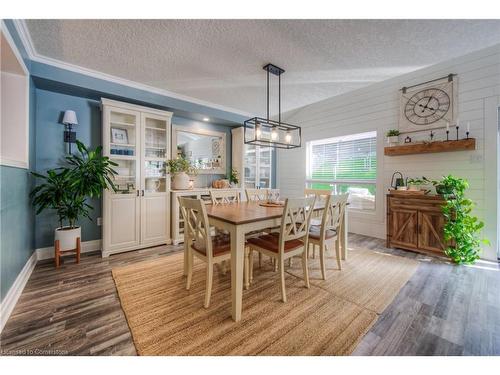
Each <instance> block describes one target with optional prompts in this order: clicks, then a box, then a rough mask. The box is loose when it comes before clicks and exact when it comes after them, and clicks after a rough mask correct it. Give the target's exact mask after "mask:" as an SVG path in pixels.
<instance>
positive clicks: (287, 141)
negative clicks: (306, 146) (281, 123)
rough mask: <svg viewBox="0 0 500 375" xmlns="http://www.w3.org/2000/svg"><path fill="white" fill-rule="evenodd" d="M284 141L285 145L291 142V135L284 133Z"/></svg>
mask: <svg viewBox="0 0 500 375" xmlns="http://www.w3.org/2000/svg"><path fill="white" fill-rule="evenodd" d="M285 141H286V143H290V142H292V135H291V134H290V132H289V131H288V132H286V135H285Z"/></svg>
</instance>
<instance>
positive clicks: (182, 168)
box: [166, 156, 197, 175]
mask: <svg viewBox="0 0 500 375" xmlns="http://www.w3.org/2000/svg"><path fill="white" fill-rule="evenodd" d="M166 169H167V171H168V172H169V173H170V174H175V173H180V172H185V173H187V174H191V175H194V174H196V173H197V169H196V168H195V167H194V166H193V164H192V163H191V162H190V161H189V160H188V159H186V158H184V157H182V156H181V157H178V158H176V159H170V160H167V164H166Z"/></svg>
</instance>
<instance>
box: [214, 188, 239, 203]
mask: <svg viewBox="0 0 500 375" xmlns="http://www.w3.org/2000/svg"><path fill="white" fill-rule="evenodd" d="M210 198H211V199H212V204H214V205H216V204H226V203H240V191H239V190H237V189H234V190H216V189H210Z"/></svg>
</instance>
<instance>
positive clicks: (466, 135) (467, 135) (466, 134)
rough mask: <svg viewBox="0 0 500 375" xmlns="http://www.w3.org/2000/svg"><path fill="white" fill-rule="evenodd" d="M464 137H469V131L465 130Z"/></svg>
mask: <svg viewBox="0 0 500 375" xmlns="http://www.w3.org/2000/svg"><path fill="white" fill-rule="evenodd" d="M465 137H466V138H465V139H469V132H468V131H466V132H465Z"/></svg>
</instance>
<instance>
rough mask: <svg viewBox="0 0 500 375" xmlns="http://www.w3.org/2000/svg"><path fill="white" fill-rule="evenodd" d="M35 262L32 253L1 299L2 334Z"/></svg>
mask: <svg viewBox="0 0 500 375" xmlns="http://www.w3.org/2000/svg"><path fill="white" fill-rule="evenodd" d="M36 262H37V252H36V251H34V252H33V254H31V256H30V257H29V259H28V260H27V262H26V264H25V265H24V267H23V269H22V270H21V272H19V275H17V277H16V280H15V281H14V284H12V286H11V287H10V289H9V291H8V292H7V294H6V296H5V298H4V299H3V301H2V304H1V308H0V332H2V330H3V327H4V326H5V323H7V320H8V319H9V317H10V314H11V313H12V310H14V307H15V306H16V303H17V300H18V299H19V297H20V296H21V293H22V292H23V289H24V287H25V285H26V283H27V282H28V279H29V278H30V276H31V273H32V272H33V270H34V269H35V266H36Z"/></svg>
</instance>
